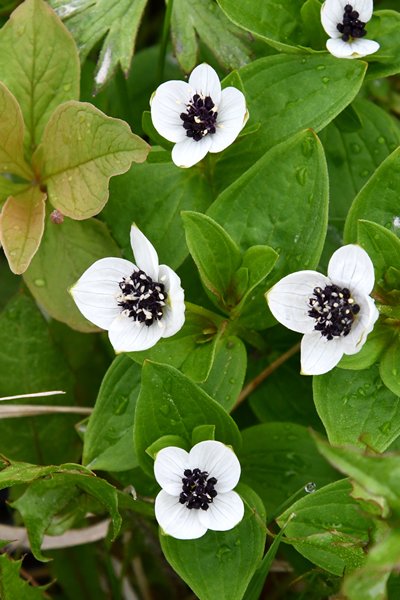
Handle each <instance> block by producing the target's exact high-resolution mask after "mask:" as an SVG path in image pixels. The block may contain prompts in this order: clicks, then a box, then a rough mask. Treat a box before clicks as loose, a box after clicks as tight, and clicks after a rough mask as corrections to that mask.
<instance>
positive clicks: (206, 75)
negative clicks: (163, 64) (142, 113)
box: [150, 63, 248, 167]
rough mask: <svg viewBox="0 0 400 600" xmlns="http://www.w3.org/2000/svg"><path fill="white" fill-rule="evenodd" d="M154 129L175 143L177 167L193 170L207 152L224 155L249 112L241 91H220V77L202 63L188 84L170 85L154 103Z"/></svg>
mask: <svg viewBox="0 0 400 600" xmlns="http://www.w3.org/2000/svg"><path fill="white" fill-rule="evenodd" d="M150 105H151V118H152V120H153V125H154V127H155V128H156V129H157V131H158V133H160V134H161V135H162V136H163V137H165V138H166V139H167V140H169V141H170V142H175V146H174V147H173V149H172V160H173V161H174V163H175V164H176V165H177V166H178V167H192V166H193V165H195V164H196V163H198V162H199V161H200V160H201V159H202V158H204V157H205V155H206V154H207V152H221V150H225V148H226V147H227V146H229V145H230V144H232V142H233V141H234V140H235V139H236V138H237V136H238V135H239V133H240V131H241V130H242V128H243V127H244V125H245V124H246V121H247V119H248V112H247V109H246V101H245V98H244V96H243V94H242V92H241V91H239V90H238V89H236V88H234V87H227V88H225V89H224V90H222V91H221V84H220V81H219V79H218V75H217V74H216V72H215V71H214V69H213V68H211V67H210V66H209V65H207V64H205V63H203V64H202V65H199V66H198V67H196V68H195V69H194V71H193V72H192V74H191V75H190V77H189V82H188V83H186V82H185V81H167V82H166V83H163V84H161V85H160V86H159V87H158V88H157V90H156V91H155V92H154V94H153V96H152V98H151V100H150Z"/></svg>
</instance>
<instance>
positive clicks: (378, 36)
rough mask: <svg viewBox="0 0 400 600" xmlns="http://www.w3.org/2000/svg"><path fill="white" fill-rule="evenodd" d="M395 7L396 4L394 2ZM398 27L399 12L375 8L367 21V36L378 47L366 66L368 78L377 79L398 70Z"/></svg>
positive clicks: (399, 69)
mask: <svg viewBox="0 0 400 600" xmlns="http://www.w3.org/2000/svg"><path fill="white" fill-rule="evenodd" d="M396 8H398V5H397V4H396ZM399 27H400V14H399V13H398V12H397V11H396V10H377V11H375V12H374V13H373V15H372V19H371V21H370V22H369V23H368V37H369V38H371V39H372V40H376V41H377V42H379V44H380V46H381V47H380V49H379V50H378V52H376V53H375V54H374V55H373V56H371V58H372V62H371V63H370V64H369V66H368V78H369V79H377V78H379V77H387V76H388V75H396V74H397V73H399V71H400V60H399V55H400V42H399V40H398V37H397V32H398V31H399Z"/></svg>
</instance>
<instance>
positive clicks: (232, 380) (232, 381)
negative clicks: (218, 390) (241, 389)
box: [229, 377, 236, 385]
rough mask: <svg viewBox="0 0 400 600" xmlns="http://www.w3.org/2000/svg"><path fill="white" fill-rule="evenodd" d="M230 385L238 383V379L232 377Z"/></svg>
mask: <svg viewBox="0 0 400 600" xmlns="http://www.w3.org/2000/svg"><path fill="white" fill-rule="evenodd" d="M229 383H230V384H231V385H233V384H234V383H236V379H235V378H234V377H231V378H230V380H229Z"/></svg>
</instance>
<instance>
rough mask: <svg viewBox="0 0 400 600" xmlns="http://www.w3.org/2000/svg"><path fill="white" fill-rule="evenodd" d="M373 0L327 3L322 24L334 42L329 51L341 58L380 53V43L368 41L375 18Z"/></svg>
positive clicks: (328, 44)
mask: <svg viewBox="0 0 400 600" xmlns="http://www.w3.org/2000/svg"><path fill="white" fill-rule="evenodd" d="M372 11H373V0H350V1H349V2H348V1H347V0H326V1H325V2H324V4H323V5H322V8H321V22H322V26H323V28H324V29H325V31H326V33H327V34H328V35H329V36H330V39H329V40H328V41H327V42H326V47H327V48H328V50H329V52H330V53H331V54H333V56H336V57H337V58H360V57H362V56H367V55H368V54H373V53H374V52H376V51H377V50H379V44H378V42H375V41H373V40H367V39H365V38H364V36H365V35H366V33H367V31H366V29H365V25H366V24H367V23H368V21H369V20H370V19H371V17H372Z"/></svg>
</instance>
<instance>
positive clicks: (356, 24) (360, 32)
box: [336, 4, 367, 42]
mask: <svg viewBox="0 0 400 600" xmlns="http://www.w3.org/2000/svg"><path fill="white" fill-rule="evenodd" d="M359 17H360V14H359V13H358V12H357V11H356V10H353V7H352V6H351V4H346V6H345V7H344V13H343V21H342V22H341V23H338V24H337V26H336V27H337V29H338V31H340V33H341V34H342V40H343V41H344V42H349V41H350V40H352V39H354V38H355V39H357V38H362V37H364V35H366V34H367V30H366V29H364V27H365V23H363V22H362V21H360V19H359Z"/></svg>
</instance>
